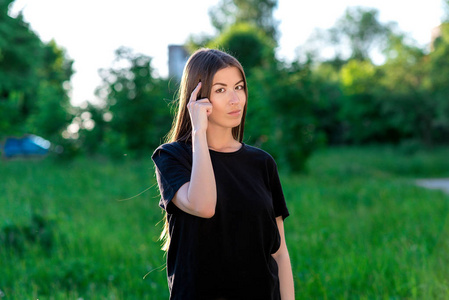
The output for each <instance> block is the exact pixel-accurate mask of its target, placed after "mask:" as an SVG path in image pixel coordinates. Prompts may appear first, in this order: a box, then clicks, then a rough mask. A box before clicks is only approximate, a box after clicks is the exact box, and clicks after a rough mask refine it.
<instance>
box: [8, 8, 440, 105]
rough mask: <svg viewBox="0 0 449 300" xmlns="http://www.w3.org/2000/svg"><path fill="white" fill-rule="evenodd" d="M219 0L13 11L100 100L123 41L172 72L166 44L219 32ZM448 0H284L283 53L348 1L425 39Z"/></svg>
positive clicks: (77, 85) (82, 89) (88, 94)
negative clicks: (213, 19) (103, 73)
mask: <svg viewBox="0 0 449 300" xmlns="http://www.w3.org/2000/svg"><path fill="white" fill-rule="evenodd" d="M218 2H219V1H218V0H209V1H207V0H196V1H195V0H190V1H186V0H162V1H160V0H158V1H154V0H116V1H107V0H16V1H15V2H14V3H13V6H12V7H11V15H16V14H17V12H18V11H22V12H23V15H24V18H25V20H26V21H27V22H29V23H30V25H31V28H32V29H33V30H34V31H35V32H36V33H37V34H38V35H39V36H40V38H41V39H42V40H44V41H49V40H51V39H54V40H55V41H56V43H57V44H58V45H59V46H61V47H63V48H65V49H66V51H67V54H68V56H69V57H70V58H71V59H73V60H74V61H75V62H74V69H75V72H76V73H75V74H74V76H73V77H72V81H71V83H72V103H73V104H75V105H78V104H80V103H82V102H83V101H85V100H94V90H95V88H96V87H97V86H98V85H99V84H100V83H101V81H100V77H99V76H98V69H100V68H108V67H109V66H110V65H111V63H112V61H113V59H114V51H115V50H116V49H117V48H119V47H120V46H126V47H129V48H132V49H133V50H135V51H136V52H138V53H142V54H145V55H148V56H151V57H153V63H152V66H153V67H154V68H156V70H157V72H158V75H159V76H167V74H168V65H167V64H168V45H171V44H183V43H184V42H185V41H186V39H187V38H188V36H189V35H191V34H199V33H208V34H213V33H214V29H213V27H212V26H211V24H210V20H209V15H208V10H209V8H210V7H212V6H214V5H216V4H217V3H218ZM442 5H443V1H442V0H413V1H410V0H312V1H305V0H278V7H277V9H276V11H275V18H276V19H277V20H278V21H279V22H280V23H279V27H278V28H279V31H280V34H281V37H280V40H279V44H280V47H279V49H278V50H277V54H278V57H279V58H281V59H285V60H287V61H291V60H293V59H294V58H295V57H296V50H297V48H298V47H299V46H301V45H303V44H304V43H305V41H306V40H307V39H308V38H309V36H310V35H311V34H312V32H313V31H314V29H315V28H322V29H326V28H330V27H332V26H333V25H334V24H335V21H336V20H337V19H338V18H340V17H341V16H342V15H343V13H344V11H345V10H346V8H347V7H349V6H364V7H371V8H376V9H378V10H379V12H380V17H379V18H380V21H381V22H390V21H394V22H397V23H398V25H399V28H400V29H401V30H402V31H403V32H406V33H408V34H410V36H411V37H412V38H414V39H415V40H416V41H417V42H418V43H419V44H420V45H422V46H425V45H427V44H428V43H429V41H430V32H431V30H432V28H434V27H436V26H438V25H439V24H440V22H441V17H442V16H443V8H442Z"/></svg>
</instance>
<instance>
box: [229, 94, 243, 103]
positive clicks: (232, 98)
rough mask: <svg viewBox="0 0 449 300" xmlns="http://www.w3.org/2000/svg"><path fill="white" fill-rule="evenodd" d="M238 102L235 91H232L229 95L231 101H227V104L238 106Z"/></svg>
mask: <svg viewBox="0 0 449 300" xmlns="http://www.w3.org/2000/svg"><path fill="white" fill-rule="evenodd" d="M239 102H240V98H239V95H238V94H237V91H233V92H232V93H231V99H230V100H229V103H231V104H238V103H239Z"/></svg>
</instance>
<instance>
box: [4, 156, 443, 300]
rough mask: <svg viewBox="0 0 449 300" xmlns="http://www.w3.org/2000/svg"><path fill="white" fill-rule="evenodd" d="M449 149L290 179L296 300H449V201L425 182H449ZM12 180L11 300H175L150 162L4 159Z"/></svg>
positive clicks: (366, 159) (329, 163)
mask: <svg viewBox="0 0 449 300" xmlns="http://www.w3.org/2000/svg"><path fill="white" fill-rule="evenodd" d="M446 150H447V149H436V150H432V151H426V152H417V153H415V154H403V153H402V152H399V151H397V150H396V149H394V148H390V147H370V148H337V149H327V150H323V151H320V152H318V153H316V154H315V155H314V156H313V157H312V158H311V160H310V161H309V164H308V172H307V173H305V174H297V175H287V174H283V175H282V176H281V179H282V182H283V186H284V192H285V195H286V198H287V202H288V207H289V209H290V213H291V216H290V217H289V218H287V219H286V221H285V228H286V237H287V243H288V247H289V251H290V255H291V259H292V267H293V273H294V278H295V286H296V291H297V297H296V298H297V299H449V271H447V270H446V269H448V268H447V267H446V266H447V265H448V263H449V223H447V217H448V215H449V196H448V195H446V194H444V193H442V192H440V191H434V190H426V189H424V188H421V187H417V186H416V185H414V182H413V180H414V178H425V177H445V176H449V160H447V153H448V152H447V151H446ZM0 174H1V175H0V176H1V181H0V207H1V209H0V290H1V291H2V292H0V295H1V294H2V293H3V294H4V295H5V299H41V300H42V299H80V298H82V299H167V297H168V291H167V283H166V276H165V269H164V256H163V252H162V251H160V250H159V249H160V241H158V240H157V239H158V236H159V233H160V230H161V228H162V224H161V223H160V220H161V219H162V213H161V210H160V209H159V207H158V195H157V188H156V187H155V179H154V175H153V174H154V172H153V165H152V163H151V161H150V159H149V158H148V159H145V160H142V161H133V160H130V161H127V160H123V161H109V160H102V159H78V160H75V161H72V162H60V161H55V160H52V159H45V160H41V161H7V162H5V161H3V162H1V164H0ZM147 188H150V189H149V190H148V191H147V192H145V193H143V194H141V195H138V196H136V197H134V198H131V199H129V200H125V201H120V200H123V199H127V198H130V197H132V196H135V195H137V194H139V193H140V192H141V191H144V190H145V189H147ZM148 272H150V273H149V274H148V275H147V276H146V277H145V279H143V277H144V276H145V274H147V273H148ZM0 298H1V297H0Z"/></svg>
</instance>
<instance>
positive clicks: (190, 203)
mask: <svg viewBox="0 0 449 300" xmlns="http://www.w3.org/2000/svg"><path fill="white" fill-rule="evenodd" d="M179 96H180V99H179V107H178V111H177V117H176V119H175V121H174V123H173V127H172V130H171V132H170V134H169V139H168V143H167V144H164V145H161V146H160V147H159V148H157V149H156V151H155V152H154V154H153V156H152V159H153V161H154V163H155V165H156V177H157V181H158V184H159V189H160V192H161V200H160V206H161V207H162V208H163V209H164V210H165V211H166V213H167V215H166V216H167V219H166V221H167V223H166V224H167V225H168V228H166V231H165V234H168V236H167V237H168V239H167V241H166V242H167V243H166V248H165V249H167V250H168V253H167V275H168V285H169V289H170V299H182V300H186V299H208V300H209V299H229V300H230V299H245V300H248V299H258V300H260V299H282V300H285V299H294V291H293V289H294V288H293V276H292V270H291V265H290V258H289V255H288V250H287V246H286V244H285V237H284V225H283V220H284V219H285V218H286V217H287V216H288V215H289V213H288V210H287V206H286V204H285V200H284V196H283V192H282V188H281V184H280V181H279V176H278V172H277V167H276V163H275V162H274V160H273V158H272V157H271V156H270V155H269V154H268V153H266V152H264V151H263V150H260V149H257V148H255V147H251V146H249V145H246V144H244V143H242V138H243V128H244V123H245V114H246V108H247V97H248V91H247V85H246V78H245V73H244V71H243V68H242V66H241V65H240V63H239V62H238V61H237V60H236V59H235V58H234V57H232V56H230V55H229V54H226V53H224V52H222V51H219V50H213V49H200V50H198V51H197V52H195V53H194V54H193V55H192V56H191V57H190V58H189V60H188V62H187V64H186V67H185V69H184V74H183V78H182V81H181V86H180V94H179ZM163 234H164V233H163Z"/></svg>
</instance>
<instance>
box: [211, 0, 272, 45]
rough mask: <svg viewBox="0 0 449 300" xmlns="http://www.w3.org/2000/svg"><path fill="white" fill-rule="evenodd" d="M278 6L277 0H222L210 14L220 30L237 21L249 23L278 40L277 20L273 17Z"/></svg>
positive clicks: (214, 24)
mask: <svg viewBox="0 0 449 300" xmlns="http://www.w3.org/2000/svg"><path fill="white" fill-rule="evenodd" d="M276 6H277V0H221V2H220V3H219V4H218V5H217V6H215V7H213V8H211V9H210V10H209V16H210V18H211V22H212V25H213V26H214V27H215V28H216V29H217V30H218V31H219V32H223V31H224V30H226V29H227V28H228V27H230V26H232V25H234V24H237V23H249V24H252V25H254V26H256V27H257V28H260V29H262V30H263V31H264V32H265V34H266V35H267V36H269V37H270V38H271V39H272V40H273V41H276V40H277V35H278V34H277V22H276V21H275V20H274V17H273V11H274V9H275V8H276Z"/></svg>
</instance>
